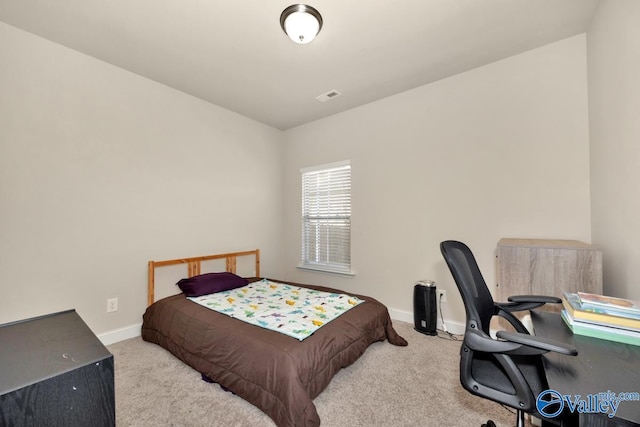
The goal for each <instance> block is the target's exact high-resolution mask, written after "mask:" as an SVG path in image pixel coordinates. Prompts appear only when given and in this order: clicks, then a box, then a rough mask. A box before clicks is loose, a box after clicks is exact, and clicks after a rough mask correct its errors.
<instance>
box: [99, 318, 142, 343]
mask: <svg viewBox="0 0 640 427" xmlns="http://www.w3.org/2000/svg"><path fill="white" fill-rule="evenodd" d="M141 328H142V323H137V324H135V325H131V326H127V327H125V328H120V329H116V330H114V331H109V332H105V333H104V334H100V335H98V339H99V340H100V341H101V342H102V345H110V344H115V343H117V342H119V341H124V340H128V339H129V338H135V337H138V336H140V329H141Z"/></svg>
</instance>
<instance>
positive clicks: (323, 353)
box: [142, 249, 407, 427]
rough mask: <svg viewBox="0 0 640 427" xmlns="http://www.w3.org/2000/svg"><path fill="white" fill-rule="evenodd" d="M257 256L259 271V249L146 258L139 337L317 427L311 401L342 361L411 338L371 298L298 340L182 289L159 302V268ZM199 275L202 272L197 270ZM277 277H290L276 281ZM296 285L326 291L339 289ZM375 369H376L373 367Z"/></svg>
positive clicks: (300, 423)
mask: <svg viewBox="0 0 640 427" xmlns="http://www.w3.org/2000/svg"><path fill="white" fill-rule="evenodd" d="M246 256H248V257H255V267H254V272H255V276H256V277H252V278H248V279H247V280H248V282H255V281H258V280H262V278H261V277H260V251H259V250H257V249H256V250H252V251H245V252H234V253H226V254H219V255H210V256H203V257H194V258H183V259H175V260H167V261H149V267H148V268H149V270H148V271H149V282H148V298H149V299H148V303H149V306H148V307H147V310H146V312H145V314H144V316H143V324H142V338H143V339H144V340H145V341H148V342H152V343H155V344H158V345H160V346H161V347H163V348H165V349H166V350H168V351H169V352H171V353H172V354H173V355H174V356H176V357H177V358H179V359H180V360H182V361H183V362H184V363H186V364H187V365H189V366H191V367H192V368H193V369H195V370H196V371H198V372H200V373H201V374H202V375H203V379H208V380H211V381H214V382H216V383H218V384H220V386H222V387H223V388H224V389H226V390H228V391H231V392H233V393H235V394H236V395H238V396H240V397H242V398H243V399H245V400H246V401H248V402H250V403H252V404H253V405H255V406H256V407H258V408H259V409H260V410H262V411H263V412H264V413H266V414H267V415H268V416H269V417H270V418H271V419H272V420H273V421H274V422H275V424H276V425H277V426H279V427H294V426H295V427H316V426H319V425H320V418H319V416H318V413H317V411H316V408H315V406H314V404H313V399H314V398H315V397H316V396H318V395H319V394H320V393H321V392H322V391H323V390H324V389H325V388H326V387H327V385H328V384H329V382H330V381H331V378H332V377H333V376H334V375H335V374H336V373H337V372H338V371H339V370H340V369H342V368H343V367H346V366H349V365H350V364H352V363H353V362H355V361H356V360H357V359H358V358H359V357H360V356H361V355H362V354H363V353H364V352H365V350H366V349H367V347H368V346H369V345H371V344H372V343H374V342H378V341H383V340H385V339H386V340H388V341H389V343H391V344H394V345H397V346H406V345H407V342H406V340H404V338H402V337H401V336H399V335H398V334H397V333H396V331H395V330H394V328H393V326H392V323H391V319H390V317H389V313H388V310H387V308H386V307H385V306H384V305H383V304H381V303H380V302H378V301H376V300H375V299H373V298H371V297H367V296H362V295H356V294H354V295H353V296H355V297H358V298H361V299H363V300H364V302H363V303H361V304H359V305H357V306H355V307H353V308H351V309H350V310H349V311H347V312H345V313H344V314H342V315H341V316H339V317H337V318H336V319H334V320H332V321H330V322H329V323H327V324H326V325H324V326H322V327H321V328H320V329H318V330H317V331H315V332H314V333H313V335H311V336H309V337H308V338H306V339H304V340H302V341H300V340H297V339H295V338H292V337H290V336H287V335H284V334H281V333H279V332H275V331H271V330H268V329H263V328H261V327H258V326H254V325H251V324H249V323H245V322H243V321H241V320H238V319H235V318H232V317H229V316H227V315H225V314H221V313H218V312H216V311H213V310H210V309H208V308H206V307H203V306H201V305H198V304H196V303H194V302H192V301H190V300H189V299H187V297H186V296H185V295H184V294H182V293H181V294H177V295H173V296H169V297H166V298H162V299H160V300H158V301H154V298H155V297H154V277H155V271H156V269H157V268H159V267H163V266H168V265H176V264H186V266H187V275H188V277H195V276H199V275H201V274H202V273H201V263H202V262H203V261H207V260H214V259H217V260H224V261H225V266H226V271H228V272H231V273H236V260H237V259H238V257H246ZM199 277H201V276H199ZM277 282H280V283H290V282H283V281H280V280H277ZM292 285H295V286H300V287H305V288H310V289H316V290H320V291H326V292H342V291H338V290H336V289H332V288H328V287H323V286H312V285H306V284H296V283H292ZM372 374H373V373H372Z"/></svg>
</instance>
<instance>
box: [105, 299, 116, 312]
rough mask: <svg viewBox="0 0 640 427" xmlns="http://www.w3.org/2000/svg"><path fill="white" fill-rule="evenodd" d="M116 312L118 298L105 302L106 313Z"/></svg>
mask: <svg viewBox="0 0 640 427" xmlns="http://www.w3.org/2000/svg"><path fill="white" fill-rule="evenodd" d="M113 311H118V298H109V299H108V300H107V313H111V312H113Z"/></svg>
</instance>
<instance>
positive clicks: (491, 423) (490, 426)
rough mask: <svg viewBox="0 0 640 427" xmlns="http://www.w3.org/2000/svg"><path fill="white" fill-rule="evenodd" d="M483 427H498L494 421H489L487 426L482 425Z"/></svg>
mask: <svg viewBox="0 0 640 427" xmlns="http://www.w3.org/2000/svg"><path fill="white" fill-rule="evenodd" d="M482 427H496V423H494V422H493V421H491V420H489V421H487V423H486V424H482Z"/></svg>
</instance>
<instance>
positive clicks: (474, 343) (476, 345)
mask: <svg viewBox="0 0 640 427" xmlns="http://www.w3.org/2000/svg"><path fill="white" fill-rule="evenodd" d="M464 343H465V345H466V346H467V347H469V348H470V349H471V350H473V351H482V352H484V353H509V352H512V351H514V350H517V349H519V348H520V347H522V344H519V343H515V342H509V341H499V340H494V339H493V338H491V337H490V336H489V335H487V334H485V333H484V332H483V331H481V330H479V329H467V331H466V332H465V333H464Z"/></svg>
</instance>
